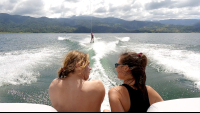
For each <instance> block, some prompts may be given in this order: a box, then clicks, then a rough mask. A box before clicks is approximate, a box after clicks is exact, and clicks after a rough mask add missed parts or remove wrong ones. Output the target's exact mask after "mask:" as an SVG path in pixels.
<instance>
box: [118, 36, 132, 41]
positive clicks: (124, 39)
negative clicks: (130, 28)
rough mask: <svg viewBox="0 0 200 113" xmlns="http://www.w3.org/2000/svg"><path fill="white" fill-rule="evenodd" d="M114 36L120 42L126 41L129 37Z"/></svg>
mask: <svg viewBox="0 0 200 113" xmlns="http://www.w3.org/2000/svg"><path fill="white" fill-rule="evenodd" d="M116 38H117V39H119V40H120V41H122V42H128V41H129V40H130V37H122V38H119V37H116Z"/></svg>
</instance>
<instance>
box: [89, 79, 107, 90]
mask: <svg viewBox="0 0 200 113" xmlns="http://www.w3.org/2000/svg"><path fill="white" fill-rule="evenodd" d="M86 84H87V85H86V86H87V89H90V91H95V92H105V87H104V85H103V83H102V82H101V81H100V80H92V81H87V82H86Z"/></svg>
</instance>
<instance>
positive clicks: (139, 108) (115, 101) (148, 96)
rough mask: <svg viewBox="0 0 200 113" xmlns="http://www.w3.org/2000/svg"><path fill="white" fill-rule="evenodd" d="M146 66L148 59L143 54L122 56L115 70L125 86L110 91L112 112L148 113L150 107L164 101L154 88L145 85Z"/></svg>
mask: <svg viewBox="0 0 200 113" xmlns="http://www.w3.org/2000/svg"><path fill="white" fill-rule="evenodd" d="M146 66H147V57H146V56H145V55H144V54H142V53H135V52H125V53H123V54H121V55H120V57H119V60H118V63H116V64H115V69H116V71H117V73H118V78H119V79H121V80H123V81H124V84H122V85H121V86H116V87H113V88H111V89H110V90H109V102H110V106H111V111H112V112H147V110H148V108H149V107H150V105H152V104H154V103H156V102H160V101H163V99H162V97H161V96H160V95H159V94H158V93H157V92H156V91H155V90H154V89H153V88H151V87H150V86H146V85H145V83H146V72H145V70H146ZM104 112H109V110H104Z"/></svg>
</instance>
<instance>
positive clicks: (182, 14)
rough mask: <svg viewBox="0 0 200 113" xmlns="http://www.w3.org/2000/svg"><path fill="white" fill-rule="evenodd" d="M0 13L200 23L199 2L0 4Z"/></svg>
mask: <svg viewBox="0 0 200 113" xmlns="http://www.w3.org/2000/svg"><path fill="white" fill-rule="evenodd" d="M0 13H8V14H12V15H22V16H31V17H48V18H69V17H71V16H73V15H76V16H80V15H89V16H95V17H101V18H102V17H103V18H104V17H115V18H121V19H124V20H164V19H200V0H0Z"/></svg>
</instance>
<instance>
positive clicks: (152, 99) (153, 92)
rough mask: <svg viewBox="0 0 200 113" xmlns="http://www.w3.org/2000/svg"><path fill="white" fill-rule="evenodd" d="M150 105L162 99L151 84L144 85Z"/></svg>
mask: <svg viewBox="0 0 200 113" xmlns="http://www.w3.org/2000/svg"><path fill="white" fill-rule="evenodd" d="M146 87H147V92H148V95H149V99H150V103H151V105H152V104H153V103H156V102H160V101H163V99H162V97H161V96H160V95H159V94H158V93H157V92H156V90H154V89H153V88H152V87H151V86H146Z"/></svg>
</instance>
